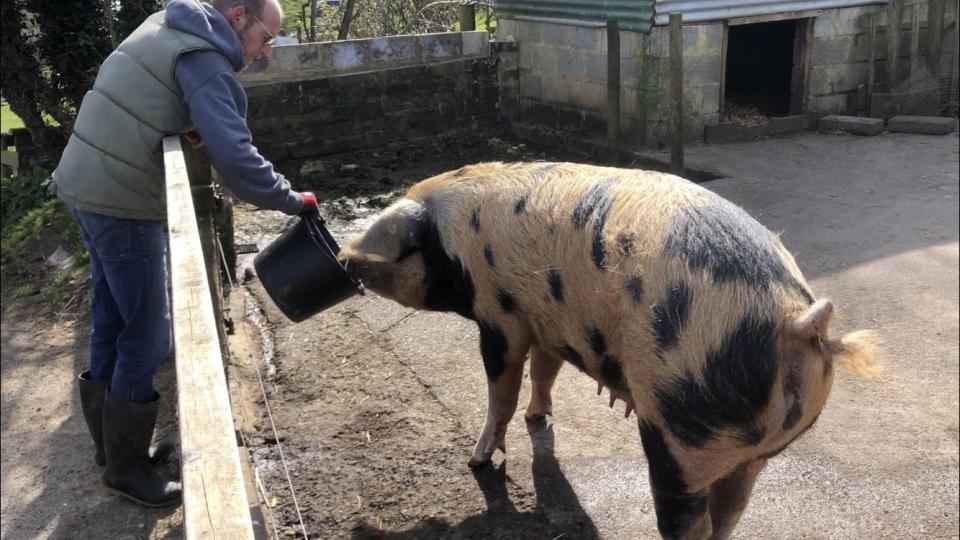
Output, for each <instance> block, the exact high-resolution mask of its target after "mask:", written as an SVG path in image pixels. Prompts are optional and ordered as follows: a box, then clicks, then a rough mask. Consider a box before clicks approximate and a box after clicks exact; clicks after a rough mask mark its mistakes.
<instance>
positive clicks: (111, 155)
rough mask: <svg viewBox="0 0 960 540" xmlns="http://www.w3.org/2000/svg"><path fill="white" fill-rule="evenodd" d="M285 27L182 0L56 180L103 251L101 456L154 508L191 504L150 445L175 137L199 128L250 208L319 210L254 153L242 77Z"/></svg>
mask: <svg viewBox="0 0 960 540" xmlns="http://www.w3.org/2000/svg"><path fill="white" fill-rule="evenodd" d="M282 18H283V14H282V12H281V9H280V6H279V4H278V3H277V1H276V0H213V5H212V6H211V5H206V4H201V3H200V2H198V1H197V0H172V1H171V2H170V3H169V5H168V6H167V9H166V10H165V11H161V12H159V13H156V14H154V15H152V16H151V17H149V18H148V19H147V20H146V21H145V22H144V23H143V24H142V25H140V27H139V28H137V29H136V30H134V32H133V33H132V34H131V35H130V37H128V38H127V39H126V40H124V42H123V43H121V44H120V46H119V47H118V48H117V50H116V51H114V52H113V53H112V54H111V55H110V56H109V57H108V58H107V59H106V60H105V61H104V63H103V65H102V66H101V68H100V72H99V73H98V75H97V79H96V82H95V83H94V86H93V89H92V90H91V91H90V92H88V93H87V94H86V96H84V99H83V103H82V105H81V106H80V111H79V113H78V115H77V121H76V124H75V126H74V130H73V134H72V135H71V137H70V140H69V142H68V144H67V147H66V149H65V150H64V152H63V156H62V157H61V159H60V163H59V165H58V167H57V169H56V171H55V172H54V183H55V185H56V190H57V195H58V196H59V197H60V198H61V199H62V200H63V201H64V202H65V203H66V204H67V205H68V206H69V207H70V209H71V213H72V214H73V217H74V219H75V220H76V222H77V224H78V225H79V227H80V231H81V233H82V235H83V239H84V242H85V244H86V246H87V248H88V250H89V251H90V278H91V283H92V288H93V302H92V318H93V325H92V326H93V332H92V336H91V340H90V342H91V343H90V369H89V371H85V372H84V373H81V374H80V376H79V387H80V401H81V405H82V407H83V415H84V419H85V420H86V423H87V427H88V428H89V430H90V434H91V436H92V437H93V441H94V443H95V445H96V455H95V459H96V462H97V463H98V464H99V465H105V468H104V472H103V483H104V485H106V486H107V488H109V489H110V490H112V491H115V492H117V493H119V494H120V495H123V496H126V497H128V498H130V499H132V500H134V501H136V502H138V503H140V504H143V505H146V506H165V505H168V504H173V503H176V502H178V501H179V500H180V497H181V494H180V484H179V483H177V482H170V481H167V480H165V479H164V478H162V477H161V476H160V475H158V474H157V473H156V472H155V471H154V470H153V469H152V468H151V465H152V464H154V463H156V462H158V461H160V460H162V459H163V458H165V457H166V456H167V455H168V454H169V452H170V450H171V448H172V447H171V445H169V444H161V445H158V446H156V447H151V446H150V444H151V440H152V438H153V429H154V425H155V423H156V418H157V410H158V400H159V397H160V396H159V394H157V392H156V391H155V390H154V387H153V377H154V374H155V373H156V371H157V369H158V367H159V366H160V364H161V362H162V361H163V360H164V359H165V358H167V356H168V355H169V354H170V351H171V347H172V345H171V344H172V337H171V336H172V328H171V323H170V307H169V298H168V294H167V247H166V236H165V232H164V224H163V222H164V219H165V217H166V203H165V200H164V193H165V185H164V170H163V152H162V140H163V137H164V136H167V135H173V134H177V133H188V132H189V135H188V139H190V140H191V141H192V142H194V143H195V144H196V145H200V144H203V145H204V146H205V147H206V152H207V155H208V156H209V158H210V162H211V163H212V164H213V166H214V167H215V168H216V169H217V171H218V172H219V173H220V176H221V177H222V178H223V182H224V184H225V185H226V186H227V187H228V188H229V189H230V190H231V191H232V192H233V193H234V194H235V195H237V196H238V197H239V198H240V199H243V200H245V201H247V202H250V203H252V204H255V205H257V206H259V207H262V208H267V209H272V210H279V211H282V212H285V213H287V214H298V213H300V212H303V211H314V210H315V209H316V204H317V203H316V198H315V197H314V196H313V194H312V193H307V192H303V193H297V192H296V191H293V190H292V189H291V187H290V183H289V182H288V181H287V180H286V179H285V178H284V177H283V176H282V175H280V174H278V173H276V172H275V171H274V170H273V166H272V165H271V164H270V163H269V162H268V161H266V160H265V159H264V158H263V157H262V156H261V155H260V153H259V152H258V151H257V149H256V148H255V147H254V146H253V145H252V144H251V137H250V131H249V129H248V127H247V124H246V107H247V97H246V94H245V92H244V89H243V86H241V84H240V80H239V79H238V78H237V71H239V70H240V69H242V68H243V67H244V66H246V65H248V64H250V63H251V62H252V61H254V60H256V59H257V58H259V57H261V56H267V55H269V54H270V48H271V46H273V44H274V41H275V40H276V35H277V32H278V31H279V29H280V23H281V21H282ZM179 361H181V362H189V361H190V359H189V358H182V359H179Z"/></svg>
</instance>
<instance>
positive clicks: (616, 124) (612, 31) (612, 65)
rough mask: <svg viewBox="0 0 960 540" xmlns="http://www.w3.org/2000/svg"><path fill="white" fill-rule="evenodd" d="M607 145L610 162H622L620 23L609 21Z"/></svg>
mask: <svg viewBox="0 0 960 540" xmlns="http://www.w3.org/2000/svg"><path fill="white" fill-rule="evenodd" d="M607 147H608V150H609V152H610V156H609V160H610V163H613V164H614V165H618V164H619V163H620V24H619V23H617V21H607Z"/></svg>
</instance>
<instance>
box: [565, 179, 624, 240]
mask: <svg viewBox="0 0 960 540" xmlns="http://www.w3.org/2000/svg"><path fill="white" fill-rule="evenodd" d="M616 181H617V179H616V178H607V179H606V180H603V181H602V182H599V183H596V184H594V185H592V186H590V187H589V188H588V189H587V191H585V192H584V193H583V195H581V196H580V199H578V200H577V204H576V205H574V207H573V215H572V216H571V220H572V221H573V226H574V227H576V228H577V229H583V228H584V227H585V226H586V225H587V221H589V220H590V217H591V216H593V215H594V213H596V214H598V215H599V214H604V215H606V212H608V211H609V210H610V207H611V206H612V205H613V198H612V197H611V195H610V193H609V192H608V191H609V189H610V186H611V185H613V184H614V182H616Z"/></svg>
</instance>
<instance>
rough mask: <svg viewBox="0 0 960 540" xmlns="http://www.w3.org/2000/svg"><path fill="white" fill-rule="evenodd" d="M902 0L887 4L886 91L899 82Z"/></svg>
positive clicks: (889, 90)
mask: <svg viewBox="0 0 960 540" xmlns="http://www.w3.org/2000/svg"><path fill="white" fill-rule="evenodd" d="M901 2H902V0H890V3H889V4H888V5H887V91H888V92H892V91H893V87H894V86H896V85H897V83H898V82H900V77H899V75H898V74H897V69H898V62H899V59H898V56H900V23H901V18H900V16H901V13H902V11H903V9H902V8H903V6H902V5H901Z"/></svg>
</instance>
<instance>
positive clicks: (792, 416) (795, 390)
mask: <svg viewBox="0 0 960 540" xmlns="http://www.w3.org/2000/svg"><path fill="white" fill-rule="evenodd" d="M787 369H788V371H787V373H786V375H784V377H783V397H785V398H790V397H793V405H791V406H790V410H789V411H787V415H786V417H784V419H783V425H782V426H781V429H783V430H784V431H788V430H790V429H793V427H794V426H796V425H797V422H799V421H800V418H802V417H803V407H802V406H801V401H800V385H801V383H800V374H799V373H798V372H797V367H796V366H789V367H788V368H787Z"/></svg>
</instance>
